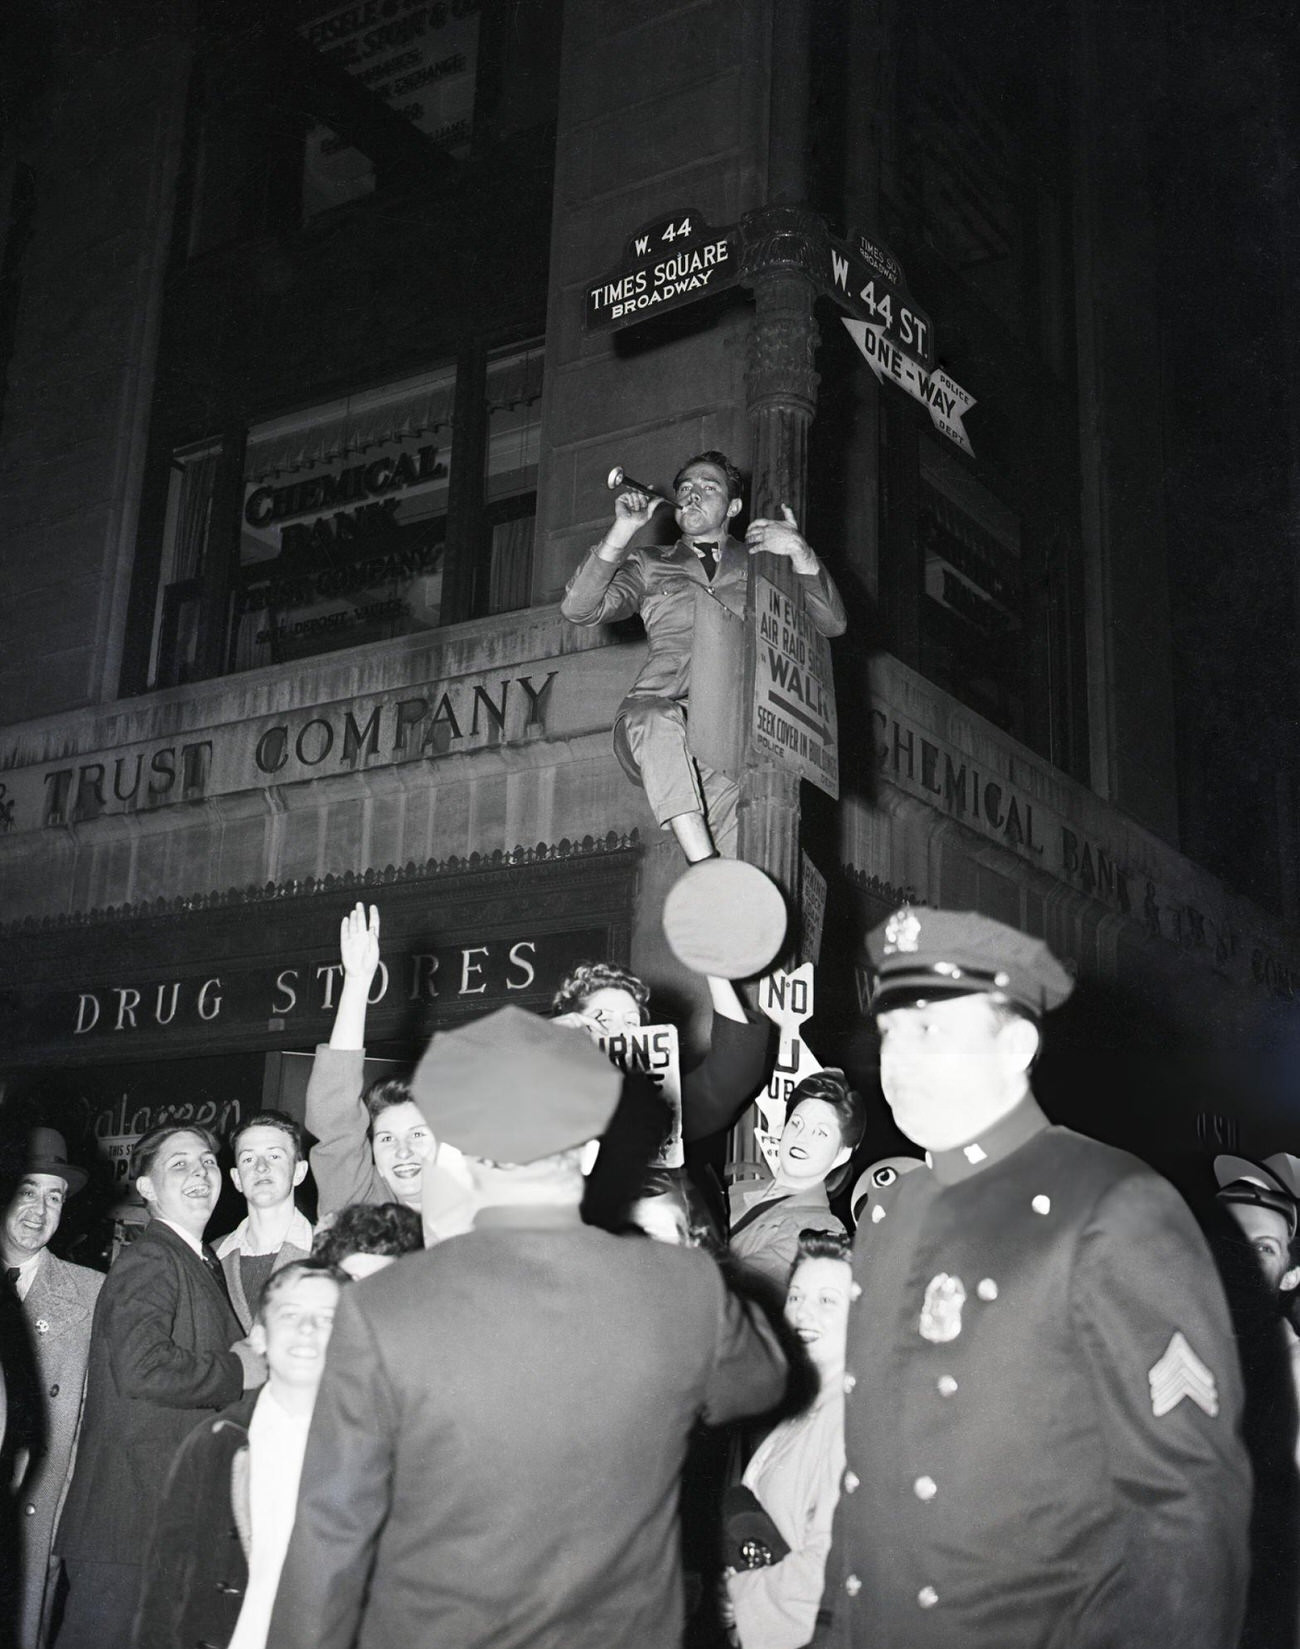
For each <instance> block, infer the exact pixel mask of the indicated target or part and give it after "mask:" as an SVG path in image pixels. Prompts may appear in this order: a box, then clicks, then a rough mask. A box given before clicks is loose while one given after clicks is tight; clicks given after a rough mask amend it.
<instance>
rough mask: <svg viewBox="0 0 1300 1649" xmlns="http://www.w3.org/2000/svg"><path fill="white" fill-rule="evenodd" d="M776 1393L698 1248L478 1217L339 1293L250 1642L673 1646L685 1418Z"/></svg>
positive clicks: (334, 1647)
mask: <svg viewBox="0 0 1300 1649" xmlns="http://www.w3.org/2000/svg"><path fill="white" fill-rule="evenodd" d="M785 1377H786V1371H785V1362H784V1359H783V1357H782V1354H781V1352H780V1350H779V1349H778V1347H777V1344H776V1341H775V1339H774V1337H773V1336H772V1332H771V1330H770V1328H768V1327H767V1325H766V1323H765V1322H764V1321H763V1320H762V1319H761V1318H760V1317H758V1316H757V1315H756V1314H755V1313H754V1312H753V1310H752V1308H751V1307H748V1306H745V1305H742V1303H741V1302H740V1301H739V1300H737V1299H736V1298H735V1297H734V1296H732V1295H730V1294H729V1293H728V1291H727V1289H726V1287H725V1285H724V1283H723V1281H722V1278H721V1276H720V1274H719V1272H718V1270H717V1267H716V1266H715V1265H714V1263H713V1262H712V1260H710V1259H709V1258H708V1256H707V1255H705V1254H703V1253H701V1252H699V1251H697V1250H693V1249H685V1248H674V1247H671V1246H669V1245H665V1244H661V1243H656V1242H651V1241H649V1240H648V1239H642V1238H638V1237H616V1236H611V1235H609V1234H608V1233H606V1232H604V1231H599V1230H595V1229H593V1228H591V1227H589V1226H582V1225H581V1224H579V1223H578V1217H577V1212H576V1210H566V1209H549V1208H543V1209H530V1210H524V1209H502V1208H490V1209H484V1210H482V1211H481V1212H480V1214H479V1216H478V1219H477V1222H476V1227H475V1229H474V1230H473V1231H472V1232H470V1233H468V1234H467V1235H465V1236H460V1237H456V1238H455V1239H454V1240H453V1241H451V1242H447V1243H441V1244H439V1245H438V1246H437V1247H435V1248H432V1249H429V1250H427V1251H425V1252H424V1253H421V1254H411V1255H406V1256H404V1257H403V1258H402V1259H401V1260H399V1261H398V1262H397V1264H395V1265H393V1266H390V1267H389V1268H388V1269H387V1270H386V1271H383V1272H381V1273H379V1274H377V1275H376V1276H374V1277H372V1278H368V1279H367V1280H366V1281H365V1282H363V1283H360V1284H357V1285H355V1286H354V1287H352V1288H350V1289H345V1290H344V1292H343V1295H342V1297H341V1298H340V1300H339V1308H338V1314H337V1316H336V1317H335V1321H334V1332H333V1336H332V1338H331V1341H330V1349H329V1357H328V1360H327V1363H326V1367H325V1374H324V1379H323V1380H322V1383H321V1388H320V1393H319V1396H318V1398H317V1403H316V1409H315V1413H314V1416H313V1420H312V1429H311V1434H310V1437H309V1439H308V1443H307V1455H306V1459H305V1461H304V1463H303V1474H302V1486H301V1490H300V1494H299V1501H298V1517H297V1521H296V1523H295V1525H294V1533H293V1537H292V1540H291V1542H290V1546H289V1553H288V1557H287V1559H286V1561H285V1566H284V1570H283V1573H282V1576H281V1581H280V1590H279V1594H278V1597H277V1601H276V1607H275V1613H274V1615H273V1617H272V1622H271V1633H270V1639H269V1641H270V1642H271V1643H272V1644H273V1645H274V1646H275V1649H352V1646H353V1644H354V1643H355V1644H357V1645H358V1646H359V1649H417V1646H420V1649H423V1646H424V1645H428V1644H445V1645H455V1649H480V1646H482V1649H486V1646H487V1645H491V1649H677V1646H678V1645H679V1643H680V1639H681V1632H682V1584H681V1575H680V1556H679V1549H678V1528H677V1490H678V1480H679V1477H680V1474H681V1469H682V1463H683V1460H684V1458H685V1454H686V1446H687V1440H688V1437H689V1435H690V1431H691V1427H692V1424H693V1423H694V1421H695V1419H696V1418H697V1416H698V1415H700V1414H701V1413H703V1414H704V1416H705V1418H707V1419H712V1420H715V1421H721V1420H726V1419H729V1418H732V1417H735V1416H740V1415H748V1414H757V1413H760V1412H763V1411H765V1410H767V1409H769V1408H770V1407H772V1406H773V1405H774V1404H775V1403H776V1402H777V1401H778V1400H779V1398H780V1397H781V1395H782V1392H783V1390H784V1386H785Z"/></svg>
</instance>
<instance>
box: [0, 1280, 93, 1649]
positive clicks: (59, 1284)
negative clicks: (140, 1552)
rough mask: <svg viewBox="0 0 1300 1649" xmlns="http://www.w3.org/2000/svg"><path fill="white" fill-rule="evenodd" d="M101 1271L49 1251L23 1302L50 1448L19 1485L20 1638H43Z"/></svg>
mask: <svg viewBox="0 0 1300 1649" xmlns="http://www.w3.org/2000/svg"><path fill="white" fill-rule="evenodd" d="M103 1285H104V1279H103V1276H102V1275H101V1274H100V1273H99V1272H98V1271H91V1270H90V1269H89V1267H87V1266H84V1265H70V1264H69V1263H68V1261H67V1260H61V1259H60V1258H59V1257H58V1255H57V1254H52V1253H51V1252H50V1250H49V1249H48V1248H47V1249H46V1250H45V1251H44V1253H43V1254H42V1255H41V1258H40V1263H39V1264H38V1265H37V1267H36V1273H35V1275H34V1276H33V1278H32V1285H31V1287H30V1288H29V1289H28V1290H27V1297H26V1299H25V1300H24V1301H23V1313H24V1315H25V1316H26V1318H27V1327H28V1330H29V1332H30V1334H31V1338H32V1344H33V1345H34V1346H35V1348H36V1367H37V1373H38V1375H39V1379H40V1385H39V1396H40V1400H41V1403H42V1406H43V1408H44V1418H45V1426H44V1441H45V1447H44V1450H43V1451H42V1452H41V1453H39V1454H37V1455H34V1456H33V1457H32V1459H31V1461H30V1462H29V1464H28V1467H27V1471H26V1473H25V1474H24V1476H23V1480H22V1482H21V1483H20V1484H19V1486H18V1511H19V1516H20V1523H19V1533H20V1535H21V1538H22V1543H23V1604H22V1611H23V1612H22V1624H21V1629H20V1638H19V1641H20V1642H21V1643H22V1644H24V1645H34V1644H35V1643H36V1642H37V1640H38V1633H39V1630H40V1622H41V1609H42V1603H43V1600H44V1596H45V1579H46V1570H47V1569H48V1567H49V1560H50V1543H51V1541H52V1540H53V1539H54V1522H55V1519H56V1517H57V1516H58V1511H59V1505H60V1502H61V1501H62V1498H63V1492H64V1489H65V1488H66V1487H67V1482H68V1473H69V1472H70V1470H71V1468H72V1451H73V1447H74V1445H75V1443H76V1440H77V1426H78V1423H79V1421H80V1419H81V1399H82V1394H83V1392H84V1391H85V1386H86V1359H87V1357H88V1356H89V1353H90V1325H91V1321H92V1320H93V1317H94V1312H95V1301H96V1299H97V1298H98V1297H99V1291H100V1289H101V1288H102V1287H103Z"/></svg>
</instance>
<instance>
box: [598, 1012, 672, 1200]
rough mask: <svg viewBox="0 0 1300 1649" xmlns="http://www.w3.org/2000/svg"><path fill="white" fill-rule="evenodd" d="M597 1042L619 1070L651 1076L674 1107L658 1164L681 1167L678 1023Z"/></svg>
mask: <svg viewBox="0 0 1300 1649" xmlns="http://www.w3.org/2000/svg"><path fill="white" fill-rule="evenodd" d="M596 1045H597V1047H598V1048H600V1049H601V1051H602V1052H603V1053H604V1054H605V1055H606V1057H607V1058H608V1059H609V1060H610V1062H611V1064H614V1065H617V1066H618V1068H619V1070H620V1071H627V1072H631V1071H639V1072H640V1073H641V1075H642V1076H644V1077H648V1078H649V1080H650V1081H651V1082H652V1083H653V1084H654V1085H655V1087H656V1088H657V1089H658V1090H659V1092H660V1093H661V1094H662V1095H663V1097H664V1098H665V1099H666V1100H667V1101H668V1104H669V1105H670V1106H671V1107H672V1113H673V1121H672V1127H671V1129H670V1130H669V1133H668V1137H667V1138H666V1139H665V1140H664V1142H663V1144H662V1145H661V1146H660V1148H659V1154H658V1156H657V1157H656V1158H655V1166H656V1167H659V1168H680V1167H681V1166H682V1164H683V1162H685V1160H686V1158H685V1154H684V1153H683V1150H682V1071H681V1059H680V1056H679V1053H678V1047H677V1027H676V1025H641V1026H639V1027H638V1028H637V1029H636V1030H634V1031H616V1032H613V1033H611V1034H610V1035H608V1036H598V1037H597V1038H596Z"/></svg>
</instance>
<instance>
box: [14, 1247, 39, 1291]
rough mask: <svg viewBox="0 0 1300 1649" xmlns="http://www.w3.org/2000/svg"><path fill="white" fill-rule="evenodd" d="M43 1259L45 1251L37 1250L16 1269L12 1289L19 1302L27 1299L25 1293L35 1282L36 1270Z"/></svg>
mask: <svg viewBox="0 0 1300 1649" xmlns="http://www.w3.org/2000/svg"><path fill="white" fill-rule="evenodd" d="M44 1258H45V1250H44V1249H43V1248H41V1249H38V1250H37V1251H36V1253H35V1254H33V1255H32V1257H31V1259H30V1260H24V1261H23V1262H22V1264H21V1265H20V1266H19V1267H18V1275H17V1276H16V1277H15V1278H14V1289H15V1291H16V1292H17V1295H18V1298H19V1299H20V1300H25V1299H26V1298H27V1292H28V1290H29V1289H30V1288H31V1286H32V1284H33V1283H34V1282H35V1281H36V1269H37V1267H38V1266H39V1265H40V1263H41V1261H42V1260H43V1259H44Z"/></svg>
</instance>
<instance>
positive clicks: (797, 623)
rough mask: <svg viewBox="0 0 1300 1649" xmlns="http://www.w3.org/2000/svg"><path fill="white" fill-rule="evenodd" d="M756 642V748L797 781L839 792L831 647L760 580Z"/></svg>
mask: <svg viewBox="0 0 1300 1649" xmlns="http://www.w3.org/2000/svg"><path fill="white" fill-rule="evenodd" d="M756 593H757V598H758V599H757V607H758V642H757V647H756V650H755V660H754V720H753V727H752V737H753V743H754V745H755V747H756V748H757V749H759V750H761V751H762V752H763V753H764V754H765V755H768V756H775V757H777V758H778V759H779V760H780V761H781V762H783V763H784V764H785V765H786V766H787V767H792V768H794V769H795V771H796V772H798V773H799V774H800V776H801V777H803V778H805V779H807V780H809V781H810V782H811V783H812V784H815V785H816V786H817V787H818V789H820V790H824V791H825V792H826V794H827V795H828V796H831V797H838V795H839V793H840V762H839V739H838V731H837V726H836V720H835V686H834V681H833V679H832V676H831V648H830V643H829V642H828V641H827V639H826V637H825V636H823V635H819V634H818V632H817V629H816V627H815V626H814V624H813V622H812V620H811V619H810V618H809V617H808V615H807V613H806V612H805V611H804V609H803V603H802V602H801V601H798V600H792V599H791V597H789V596H787V595H786V594H785V593H784V591H782V590H781V589H780V588H779V587H778V586H777V585H776V584H773V583H772V581H771V579H768V578H763V577H762V576H761V575H760V577H759V579H758V590H757V592H756Z"/></svg>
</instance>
